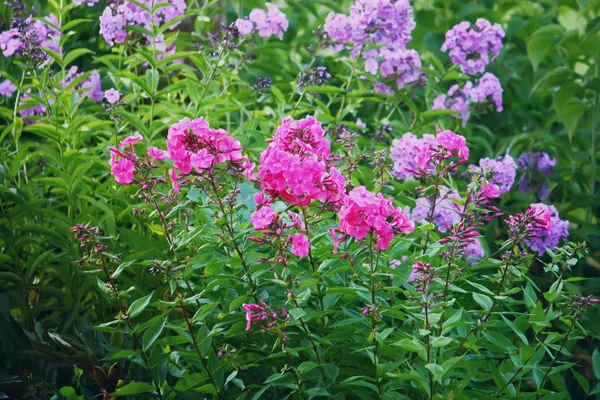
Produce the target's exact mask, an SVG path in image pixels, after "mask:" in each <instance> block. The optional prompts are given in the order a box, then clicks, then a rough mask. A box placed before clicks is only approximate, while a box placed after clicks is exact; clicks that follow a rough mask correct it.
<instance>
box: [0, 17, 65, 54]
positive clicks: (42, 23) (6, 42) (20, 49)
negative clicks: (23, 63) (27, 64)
mask: <svg viewBox="0 0 600 400" xmlns="http://www.w3.org/2000/svg"><path fill="white" fill-rule="evenodd" d="M58 28H59V22H58V18H56V15H54V14H50V15H48V16H47V17H46V18H45V19H44V20H39V19H35V20H34V19H33V16H29V17H28V18H26V19H20V18H18V17H15V18H14V19H13V24H12V27H11V28H10V29H9V30H7V31H4V32H2V33H0V50H2V54H4V56H5V57H10V56H12V55H20V54H26V55H28V56H29V57H31V58H39V59H40V60H39V61H44V60H45V59H48V58H49V56H48V55H47V54H46V53H45V52H44V51H43V50H40V48H46V49H49V50H52V51H54V52H56V53H60V46H59V40H60V37H61V36H62V34H61V33H60V32H59V31H58Z"/></svg>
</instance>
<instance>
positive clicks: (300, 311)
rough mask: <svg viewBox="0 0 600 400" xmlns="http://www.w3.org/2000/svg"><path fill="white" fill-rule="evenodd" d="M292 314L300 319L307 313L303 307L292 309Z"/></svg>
mask: <svg viewBox="0 0 600 400" xmlns="http://www.w3.org/2000/svg"><path fill="white" fill-rule="evenodd" d="M290 315H291V316H292V317H294V319H300V318H302V317H304V316H305V315H306V311H304V310H303V309H301V308H292V309H291V310H290Z"/></svg>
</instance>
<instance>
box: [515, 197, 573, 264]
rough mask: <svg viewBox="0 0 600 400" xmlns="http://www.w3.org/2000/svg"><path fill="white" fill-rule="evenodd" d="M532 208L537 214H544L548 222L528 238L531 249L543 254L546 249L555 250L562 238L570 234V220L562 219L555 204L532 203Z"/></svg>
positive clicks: (527, 241)
mask: <svg viewBox="0 0 600 400" xmlns="http://www.w3.org/2000/svg"><path fill="white" fill-rule="evenodd" d="M531 209H532V210H533V211H534V212H535V213H536V215H543V216H544V221H545V222H546V223H545V224H544V225H543V227H542V228H543V229H539V230H538V231H537V232H536V234H534V235H532V236H531V238H529V239H527V240H526V243H527V245H528V246H529V247H530V248H531V250H533V251H536V252H537V253H538V255H540V256H541V255H543V254H544V253H545V252H546V250H554V249H555V248H556V247H557V246H558V245H559V244H560V242H561V241H562V240H564V239H566V238H567V237H568V236H569V221H563V220H561V219H560V217H559V215H558V211H557V210H556V207H554V206H549V205H546V204H542V203H536V204H532V205H531Z"/></svg>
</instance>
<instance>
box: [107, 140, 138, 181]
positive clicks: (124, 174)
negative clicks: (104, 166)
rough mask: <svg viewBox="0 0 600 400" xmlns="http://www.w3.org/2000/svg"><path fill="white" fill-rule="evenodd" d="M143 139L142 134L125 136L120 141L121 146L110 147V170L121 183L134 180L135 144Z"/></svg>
mask: <svg viewBox="0 0 600 400" xmlns="http://www.w3.org/2000/svg"><path fill="white" fill-rule="evenodd" d="M141 140H142V136H141V135H139V134H138V135H134V136H129V137H128V138H125V139H124V140H123V141H122V142H121V143H119V148H123V149H122V150H120V149H116V148H114V147H111V148H110V161H109V163H108V164H109V165H110V172H111V173H112V174H113V175H114V176H115V181H117V182H118V183H120V184H121V185H129V184H130V183H131V182H133V175H134V172H135V162H134V160H133V158H134V157H135V151H134V150H133V145H134V144H135V143H137V142H139V141H141Z"/></svg>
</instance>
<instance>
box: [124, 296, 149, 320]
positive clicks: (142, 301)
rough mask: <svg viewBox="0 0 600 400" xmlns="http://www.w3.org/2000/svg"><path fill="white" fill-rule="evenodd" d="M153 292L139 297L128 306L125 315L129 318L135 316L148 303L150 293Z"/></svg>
mask: <svg viewBox="0 0 600 400" xmlns="http://www.w3.org/2000/svg"><path fill="white" fill-rule="evenodd" d="M153 294H154V292H152V293H150V294H149V295H147V296H144V297H140V298H139V299H137V300H136V301H134V302H133V303H131V306H129V310H128V311H127V315H129V318H135V317H137V316H138V315H140V314H141V312H142V311H144V309H145V308H146V307H147V306H148V304H150V299H152V295H153Z"/></svg>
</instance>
